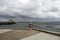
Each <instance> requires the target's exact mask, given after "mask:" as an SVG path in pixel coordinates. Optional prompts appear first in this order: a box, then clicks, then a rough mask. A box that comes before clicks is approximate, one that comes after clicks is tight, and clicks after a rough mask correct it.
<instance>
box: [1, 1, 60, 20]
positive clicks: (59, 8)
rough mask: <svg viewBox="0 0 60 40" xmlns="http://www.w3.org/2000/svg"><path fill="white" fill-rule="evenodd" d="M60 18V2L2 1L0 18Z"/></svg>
mask: <svg viewBox="0 0 60 40" xmlns="http://www.w3.org/2000/svg"><path fill="white" fill-rule="evenodd" d="M10 16H11V17H13V18H16V17H17V18H18V19H21V20H23V18H27V19H28V18H60V0H0V18H5V17H6V18H8V17H10Z"/></svg>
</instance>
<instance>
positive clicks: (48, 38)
mask: <svg viewBox="0 0 60 40" xmlns="http://www.w3.org/2000/svg"><path fill="white" fill-rule="evenodd" d="M20 40H60V37H59V36H56V35H51V34H47V33H44V32H40V33H38V34H35V35H32V36H30V37H26V38H23V39H20Z"/></svg>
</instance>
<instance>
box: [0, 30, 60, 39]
mask: <svg viewBox="0 0 60 40" xmlns="http://www.w3.org/2000/svg"><path fill="white" fill-rule="evenodd" d="M49 32H50V31H49ZM54 33H55V32H54ZM0 40H60V36H58V35H53V34H50V33H46V32H45V31H39V30H37V29H33V30H28V29H0Z"/></svg>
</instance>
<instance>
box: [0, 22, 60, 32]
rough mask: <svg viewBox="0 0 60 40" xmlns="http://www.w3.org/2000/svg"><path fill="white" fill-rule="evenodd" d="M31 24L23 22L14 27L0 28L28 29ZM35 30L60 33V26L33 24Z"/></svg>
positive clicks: (13, 25) (4, 26) (1, 26)
mask: <svg viewBox="0 0 60 40" xmlns="http://www.w3.org/2000/svg"><path fill="white" fill-rule="evenodd" d="M28 24H29V22H21V23H16V24H12V25H0V28H13V29H28ZM33 28H38V29H43V30H49V31H56V32H60V25H50V26H48V25H46V24H45V25H40V23H33Z"/></svg>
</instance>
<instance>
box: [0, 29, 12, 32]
mask: <svg viewBox="0 0 60 40" xmlns="http://www.w3.org/2000/svg"><path fill="white" fill-rule="evenodd" d="M8 31H12V29H0V33H5V32H8Z"/></svg>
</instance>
